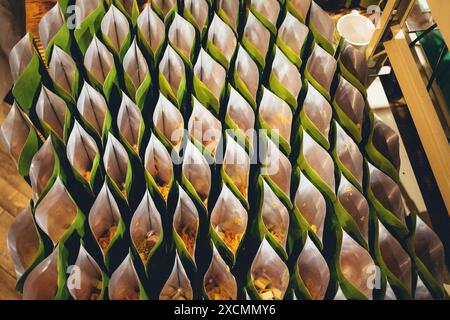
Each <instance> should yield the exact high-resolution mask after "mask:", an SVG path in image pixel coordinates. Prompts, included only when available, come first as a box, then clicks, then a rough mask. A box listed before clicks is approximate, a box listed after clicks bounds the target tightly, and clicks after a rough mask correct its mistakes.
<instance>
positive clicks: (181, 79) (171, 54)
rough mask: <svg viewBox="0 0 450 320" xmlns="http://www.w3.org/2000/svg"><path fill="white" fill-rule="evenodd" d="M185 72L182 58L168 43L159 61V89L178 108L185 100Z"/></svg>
mask: <svg viewBox="0 0 450 320" xmlns="http://www.w3.org/2000/svg"><path fill="white" fill-rule="evenodd" d="M187 72H188V70H186V67H185V64H184V60H183V59H182V58H181V57H180V55H179V54H178V53H177V51H176V50H175V49H174V48H172V46H171V45H168V46H167V47H166V50H165V52H164V54H163V56H162V58H161V61H160V62H159V76H158V77H159V89H160V90H161V93H162V94H163V95H164V96H166V98H168V99H169V100H170V101H171V102H172V103H173V104H175V105H176V106H177V107H178V108H181V107H182V106H183V103H184V102H185V96H186V94H187V84H186V81H187V80H186V73H187Z"/></svg>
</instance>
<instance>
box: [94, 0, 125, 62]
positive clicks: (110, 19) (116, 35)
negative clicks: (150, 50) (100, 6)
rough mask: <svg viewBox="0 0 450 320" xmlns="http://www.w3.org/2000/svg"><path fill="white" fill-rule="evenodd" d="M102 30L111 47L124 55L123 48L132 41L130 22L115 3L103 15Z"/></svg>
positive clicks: (118, 53)
mask: <svg viewBox="0 0 450 320" xmlns="http://www.w3.org/2000/svg"><path fill="white" fill-rule="evenodd" d="M100 30H101V32H102V36H103V39H104V40H105V42H106V43H107V44H108V45H109V47H110V48H112V49H113V50H114V52H115V53H116V54H117V55H119V56H121V57H122V56H123V53H122V50H123V48H124V47H126V46H127V42H128V45H129V42H130V37H131V35H130V24H129V22H128V19H127V17H126V16H125V15H124V14H123V13H122V12H121V11H120V10H119V9H117V7H116V6H115V5H114V4H112V5H111V7H109V10H108V11H107V12H106V14H105V16H104V17H103V19H102V23H101V25H100Z"/></svg>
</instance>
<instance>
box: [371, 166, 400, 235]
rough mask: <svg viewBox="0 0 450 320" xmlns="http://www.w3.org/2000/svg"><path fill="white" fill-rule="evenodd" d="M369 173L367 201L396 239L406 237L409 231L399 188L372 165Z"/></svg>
mask: <svg viewBox="0 0 450 320" xmlns="http://www.w3.org/2000/svg"><path fill="white" fill-rule="evenodd" d="M367 173H368V175H369V176H368V180H367V181H368V185H367V199H368V200H369V201H370V202H371V203H372V205H373V206H374V208H375V210H376V213H377V216H378V219H380V221H381V222H382V223H383V225H384V226H385V227H386V228H387V229H388V230H389V231H390V232H391V233H392V235H394V236H395V237H397V238H404V237H406V236H407V235H408V233H409V231H408V228H407V226H406V223H405V206H404V205H403V199H402V193H401V190H400V188H399V186H398V185H397V184H396V183H395V181H394V180H392V179H391V178H390V177H389V176H387V175H386V174H384V173H383V172H382V171H381V170H379V169H378V168H376V167H375V166H373V165H372V164H370V163H369V164H368V170H367Z"/></svg>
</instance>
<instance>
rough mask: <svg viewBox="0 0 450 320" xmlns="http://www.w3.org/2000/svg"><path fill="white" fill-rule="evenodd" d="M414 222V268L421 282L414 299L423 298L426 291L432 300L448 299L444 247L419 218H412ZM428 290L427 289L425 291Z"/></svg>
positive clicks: (449, 281) (448, 281) (449, 282)
mask: <svg viewBox="0 0 450 320" xmlns="http://www.w3.org/2000/svg"><path fill="white" fill-rule="evenodd" d="M412 218H413V219H416V221H415V223H414V224H415V228H413V230H414V229H415V234H414V248H415V253H416V255H417V257H416V268H417V273H418V274H419V278H418V281H420V282H422V280H421V278H422V279H423V282H422V284H421V286H422V287H420V286H419V282H418V283H417V288H416V290H415V297H416V298H417V297H418V296H422V297H425V296H426V294H425V292H426V291H428V292H429V294H430V295H432V297H433V298H434V299H444V298H446V297H448V294H446V293H445V285H448V284H450V275H449V271H448V268H447V266H446V264H445V250H444V246H443V244H442V242H441V240H440V239H439V237H438V236H437V234H436V233H435V232H434V231H433V229H431V228H430V227H429V226H428V225H427V224H426V223H425V222H424V221H423V220H422V219H420V217H419V216H416V215H415V214H414V215H413V217H412ZM427 288H428V289H427Z"/></svg>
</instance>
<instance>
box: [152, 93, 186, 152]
mask: <svg viewBox="0 0 450 320" xmlns="http://www.w3.org/2000/svg"><path fill="white" fill-rule="evenodd" d="M153 125H154V126H155V128H156V129H158V131H159V132H160V133H161V134H162V135H163V137H164V138H166V139H167V141H168V142H169V143H170V144H171V145H172V147H173V148H174V149H175V150H176V151H177V152H178V151H179V150H180V148H181V143H182V141H183V135H184V120H183V116H182V114H181V112H180V110H178V109H177V108H176V107H175V106H174V105H173V104H172V103H171V102H170V101H169V100H168V99H167V98H166V97H164V96H163V95H162V94H160V95H159V99H158V102H157V104H156V107H155V111H154V113H153Z"/></svg>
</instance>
